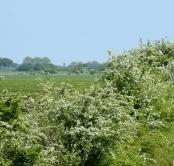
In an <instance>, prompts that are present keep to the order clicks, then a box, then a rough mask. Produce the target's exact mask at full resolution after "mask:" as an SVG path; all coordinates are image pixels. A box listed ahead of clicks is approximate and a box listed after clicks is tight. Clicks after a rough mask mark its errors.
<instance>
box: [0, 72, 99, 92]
mask: <svg viewBox="0 0 174 166" xmlns="http://www.w3.org/2000/svg"><path fill="white" fill-rule="evenodd" d="M1 76H4V78H5V79H4V80H0V91H3V90H8V91H10V92H22V93H37V92H39V91H40V90H41V89H42V87H41V86H40V83H41V82H42V81H49V82H55V83H56V84H57V85H58V86H59V85H60V84H61V83H62V82H65V83H69V84H70V85H72V86H73V87H74V88H76V89H78V90H83V89H85V88H88V87H89V86H90V85H91V83H93V82H94V80H95V78H96V77H97V75H85V74H84V75H65V74H64V75H41V76H38V75H29V74H24V75H20V74H18V73H6V74H5V73H3V74H1Z"/></svg>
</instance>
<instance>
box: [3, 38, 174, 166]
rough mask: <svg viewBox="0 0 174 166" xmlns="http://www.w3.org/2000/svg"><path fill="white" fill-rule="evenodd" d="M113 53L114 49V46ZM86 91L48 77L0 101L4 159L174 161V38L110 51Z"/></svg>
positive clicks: (13, 163) (105, 163)
mask: <svg viewBox="0 0 174 166" xmlns="http://www.w3.org/2000/svg"><path fill="white" fill-rule="evenodd" d="M111 54H112V53H111ZM107 64H108V67H107V69H106V71H105V73H104V74H103V76H102V77H101V78H100V79H99V80H98V81H96V83H95V84H94V85H92V86H91V87H90V88H89V89H87V90H85V92H79V91H77V90H74V89H72V88H71V86H70V85H67V84H62V85H61V86H60V87H56V86H55V85H53V84H49V83H44V84H43V87H44V88H43V92H42V94H40V95H39V96H38V97H36V98H34V99H33V98H32V97H31V96H30V95H26V96H21V95H20V94H9V93H8V92H4V94H2V95H1V100H0V132H1V133H0V163H1V165H3V166H27V165H28V166H29V165H37V166H45V165H48V166H49V165H50V166H54V165H55V166H59V165H60V166H76V165H77V166H117V165H118V166H134V165H135V166H147V165H149V166H150V165H152V166H154V165H157V166H164V165H170V164H171V163H172V162H173V160H174V140H173V138H174V84H173V83H174V75H173V71H174V44H173V43H170V42H167V41H156V42H148V43H147V44H143V43H141V45H140V48H138V49H133V50H130V51H129V52H127V53H124V54H123V55H120V56H117V57H116V56H114V55H111V57H110V58H109V60H108V63H107Z"/></svg>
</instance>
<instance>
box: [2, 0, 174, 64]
mask: <svg viewBox="0 0 174 166" xmlns="http://www.w3.org/2000/svg"><path fill="white" fill-rule="evenodd" d="M140 37H141V38H142V39H143V40H147V39H150V40H157V39H161V38H164V37H167V38H168V39H169V40H170V41H174V1H173V0H0V57H8V58H11V59H13V60H14V61H15V62H18V63H21V62H22V59H23V58H24V57H25V56H32V57H34V56H47V57H49V58H50V59H51V60H52V61H53V62H54V63H55V64H63V63H64V62H65V63H70V62H71V61H83V62H85V61H92V60H98V61H100V62H103V61H105V60H106V59H107V56H106V50H107V49H113V50H114V51H115V53H120V52H122V51H123V50H127V49H130V48H134V47H137V46H138V41H139V39H140Z"/></svg>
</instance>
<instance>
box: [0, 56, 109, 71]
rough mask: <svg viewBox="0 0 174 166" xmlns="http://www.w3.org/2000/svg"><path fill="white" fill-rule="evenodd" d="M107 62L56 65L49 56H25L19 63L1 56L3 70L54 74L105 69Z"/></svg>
mask: <svg viewBox="0 0 174 166" xmlns="http://www.w3.org/2000/svg"><path fill="white" fill-rule="evenodd" d="M105 67H106V63H99V62H97V61H91V62H86V63H83V62H71V63H70V64H69V65H66V64H63V65H55V64H53V63H52V62H51V60H50V59H49V58H48V57H43V58H42V57H34V58H32V57H29V56H27V57H25V58H24V59H23V62H22V64H17V63H15V62H13V60H11V59H8V58H0V70H1V71H28V72H44V73H50V74H54V73H57V72H66V73H69V74H70V73H76V74H78V73H90V74H94V73H96V72H102V71H104V69H105Z"/></svg>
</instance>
